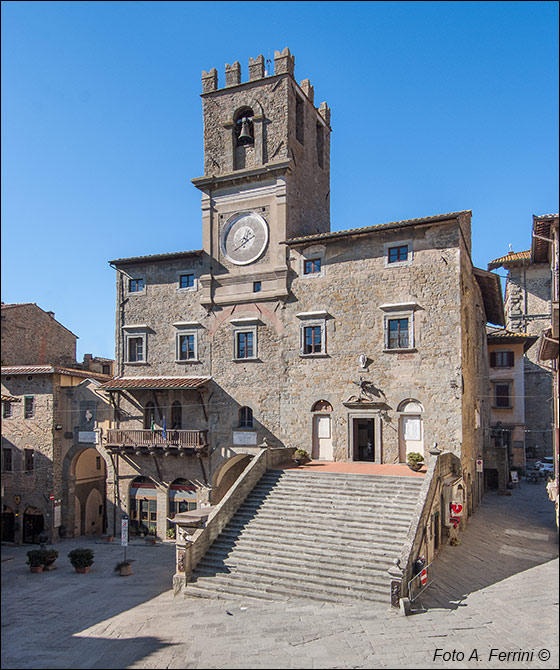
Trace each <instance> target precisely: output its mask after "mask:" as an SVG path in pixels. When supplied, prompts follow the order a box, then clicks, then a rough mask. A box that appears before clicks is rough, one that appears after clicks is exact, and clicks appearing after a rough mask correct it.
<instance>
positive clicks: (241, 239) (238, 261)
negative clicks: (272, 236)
mask: <svg viewBox="0 0 560 670" xmlns="http://www.w3.org/2000/svg"><path fill="white" fill-rule="evenodd" d="M267 244H268V225H267V223H266V221H265V220H264V219H263V217H262V216H260V215H259V214H256V213H255V212H238V213H237V214H234V215H233V216H232V217H231V218H230V219H229V220H228V221H227V222H226V225H225V226H224V229H223V231H222V235H221V246H222V252H223V254H224V256H225V257H226V258H227V259H228V260H229V261H231V262H232V263H234V264H235V265H249V263H254V262H255V261H256V260H258V259H259V258H260V257H261V256H262V254H263V253H264V251H265V249H266V245H267Z"/></svg>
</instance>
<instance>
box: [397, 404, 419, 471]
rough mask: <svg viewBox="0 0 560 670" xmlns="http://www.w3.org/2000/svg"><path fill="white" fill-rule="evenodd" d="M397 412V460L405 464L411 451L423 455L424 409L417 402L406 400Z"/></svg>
mask: <svg viewBox="0 0 560 670" xmlns="http://www.w3.org/2000/svg"><path fill="white" fill-rule="evenodd" d="M397 411H398V413H399V415H400V416H399V460H400V462H401V463H405V462H406V458H407V455H408V454H410V453H411V452H413V451H414V452H417V453H419V454H422V456H423V455H424V427H423V421H422V414H423V413H424V408H423V407H422V404H421V403H420V402H418V400H413V399H408V400H404V401H403V402H401V404H400V405H399V406H398V408H397Z"/></svg>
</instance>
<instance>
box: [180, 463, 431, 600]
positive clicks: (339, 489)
mask: <svg viewBox="0 0 560 670" xmlns="http://www.w3.org/2000/svg"><path fill="white" fill-rule="evenodd" d="M421 485H422V480H421V479H413V478H410V477H408V478H407V477H379V476H373V475H346V474H338V473H336V474H334V473H333V474H330V473H329V474H324V473H323V474H316V473H307V472H305V473H303V472H301V471H292V472H290V471H289V470H288V471H269V472H267V473H265V475H263V477H262V478H261V479H260V481H259V482H258V483H257V485H256V486H255V487H254V489H253V490H252V492H251V493H250V494H249V496H248V497H247V498H246V500H245V501H244V502H243V503H242V505H241V506H240V508H239V509H238V511H237V513H236V514H235V515H234V516H233V518H232V519H231V520H230V522H229V524H228V525H227V526H226V527H225V528H224V529H223V531H222V533H221V534H220V536H219V537H218V538H217V539H216V540H215V541H214V543H213V545H212V547H211V548H210V549H209V550H208V552H207V553H206V555H205V556H204V557H203V559H202V560H201V561H200V563H199V565H198V566H197V568H196V570H195V571H194V573H193V575H192V576H191V581H190V583H189V584H188V585H187V588H186V591H185V594H186V596H189V595H191V596H198V597H212V598H217V597H220V598H228V597H232V596H233V597H237V596H244V597H251V598H264V599H284V600H285V599H286V598H302V597H304V598H309V599H315V600H321V601H328V602H338V601H345V600H354V601H355V600H357V599H358V600H368V601H375V602H389V582H390V579H389V575H388V574H387V569H388V568H389V567H390V566H391V565H392V562H393V560H394V558H396V557H397V556H398V555H399V553H400V551H401V549H402V546H403V543H404V540H405V537H406V534H407V532H408V528H409V525H410V520H411V516H412V511H413V510H414V507H415V504H416V500H417V498H418V493H419V490H420V486H421Z"/></svg>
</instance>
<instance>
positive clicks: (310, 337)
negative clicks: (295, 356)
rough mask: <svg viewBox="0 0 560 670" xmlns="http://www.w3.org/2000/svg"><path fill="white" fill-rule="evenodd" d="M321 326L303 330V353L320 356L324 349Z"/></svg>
mask: <svg viewBox="0 0 560 670" xmlns="http://www.w3.org/2000/svg"><path fill="white" fill-rule="evenodd" d="M321 331H322V329H321V326H306V327H305V328H304V329H303V353H304V354H320V353H322V351H323V347H322V337H321V336H322V332H321Z"/></svg>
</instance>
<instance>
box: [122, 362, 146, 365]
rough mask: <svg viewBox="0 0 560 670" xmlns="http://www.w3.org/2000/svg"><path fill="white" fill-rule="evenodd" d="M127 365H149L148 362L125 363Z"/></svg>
mask: <svg viewBox="0 0 560 670" xmlns="http://www.w3.org/2000/svg"><path fill="white" fill-rule="evenodd" d="M125 365H148V363H147V361H125Z"/></svg>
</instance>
